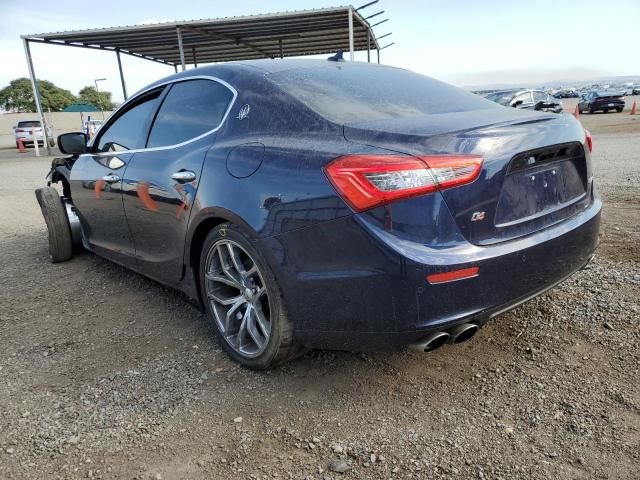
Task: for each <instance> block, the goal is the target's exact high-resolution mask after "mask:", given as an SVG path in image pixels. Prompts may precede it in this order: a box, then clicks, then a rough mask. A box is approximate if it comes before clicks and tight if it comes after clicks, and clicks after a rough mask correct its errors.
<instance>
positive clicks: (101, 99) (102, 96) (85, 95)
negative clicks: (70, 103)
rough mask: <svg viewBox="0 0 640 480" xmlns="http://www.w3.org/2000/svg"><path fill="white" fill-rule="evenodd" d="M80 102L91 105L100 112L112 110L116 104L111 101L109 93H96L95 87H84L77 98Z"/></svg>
mask: <svg viewBox="0 0 640 480" xmlns="http://www.w3.org/2000/svg"><path fill="white" fill-rule="evenodd" d="M78 100H79V101H80V102H86V103H92V104H94V105H95V106H96V107H98V108H99V109H100V110H113V109H114V108H116V104H115V102H114V101H113V100H111V92H98V91H97V90H96V87H84V88H83V89H82V90H80V95H79V97H78Z"/></svg>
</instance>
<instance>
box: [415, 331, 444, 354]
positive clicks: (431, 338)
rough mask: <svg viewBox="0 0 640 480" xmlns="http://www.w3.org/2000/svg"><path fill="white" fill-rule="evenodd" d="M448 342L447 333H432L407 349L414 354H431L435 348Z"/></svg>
mask: <svg viewBox="0 0 640 480" xmlns="http://www.w3.org/2000/svg"><path fill="white" fill-rule="evenodd" d="M448 341H449V334H448V333H447V332H433V333H431V334H429V335H427V336H426V337H425V338H423V339H422V340H420V341H419V342H418V343H414V344H412V345H409V348H411V349H412V350H415V351H416V352H420V353H426V352H432V351H433V350H435V349H436V348H440V347H441V346H443V345H444V344H445V343H447V342H448Z"/></svg>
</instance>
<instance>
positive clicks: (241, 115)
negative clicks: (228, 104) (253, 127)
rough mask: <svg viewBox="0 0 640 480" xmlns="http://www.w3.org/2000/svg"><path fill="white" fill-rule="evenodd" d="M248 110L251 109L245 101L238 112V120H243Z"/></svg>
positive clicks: (247, 114)
mask: <svg viewBox="0 0 640 480" xmlns="http://www.w3.org/2000/svg"><path fill="white" fill-rule="evenodd" d="M249 110H251V107H250V106H249V104H248V103H247V104H245V105H244V106H243V107H242V108H241V109H240V111H239V112H238V120H244V119H245V118H247V117H248V116H249Z"/></svg>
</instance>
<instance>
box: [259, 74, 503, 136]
mask: <svg viewBox="0 0 640 480" xmlns="http://www.w3.org/2000/svg"><path fill="white" fill-rule="evenodd" d="M328 63H329V64H328V65H327V66H316V67H309V68H298V69H291V70H284V71H280V72H276V73H273V74H271V75H270V76H269V78H270V79H271V80H272V81H273V82H274V83H275V84H276V85H278V86H279V87H280V88H281V89H282V90H284V91H285V92H287V93H288V94H290V95H292V96H293V97H295V98H296V99H298V100H299V101H301V102H302V103H304V104H305V105H306V106H307V107H309V108H310V109H312V110H314V111H315V112H317V113H318V114H320V115H322V116H323V117H325V118H326V119H328V120H330V121H333V122H336V123H350V122H360V121H370V120H382V119H389V118H406V117H414V116H422V115H430V114H437V113H449V112H466V111H470V110H482V109H488V108H494V107H495V104H492V103H491V102H488V101H486V100H485V99H483V98H482V97H479V96H477V95H474V94H472V93H469V92H466V91H464V90H462V89H459V88H456V87H454V86H452V85H448V84H446V83H442V82H439V81H437V80H434V79H432V78H429V77H425V76H423V75H418V74H417V73H413V72H410V71H407V70H401V69H397V68H389V67H376V66H372V65H370V64H364V65H358V64H337V65H335V64H332V62H328Z"/></svg>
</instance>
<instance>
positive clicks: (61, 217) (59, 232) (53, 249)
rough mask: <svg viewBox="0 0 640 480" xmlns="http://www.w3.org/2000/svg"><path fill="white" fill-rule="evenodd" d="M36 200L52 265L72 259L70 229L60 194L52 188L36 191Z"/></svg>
mask: <svg viewBox="0 0 640 480" xmlns="http://www.w3.org/2000/svg"><path fill="white" fill-rule="evenodd" d="M36 198H37V199H38V203H39V204H40V209H41V210H42V216H43V217H44V221H45V222H46V224H47V230H48V231H49V256H50V257H51V261H52V262H53V263H58V262H64V261H66V260H69V259H70V258H71V257H73V242H72V239H71V227H70V226H69V219H68V218H67V212H66V210H65V208H64V204H63V203H62V199H61V198H60V194H59V193H58V191H57V190H56V189H55V188H53V187H44V188H38V189H36Z"/></svg>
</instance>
